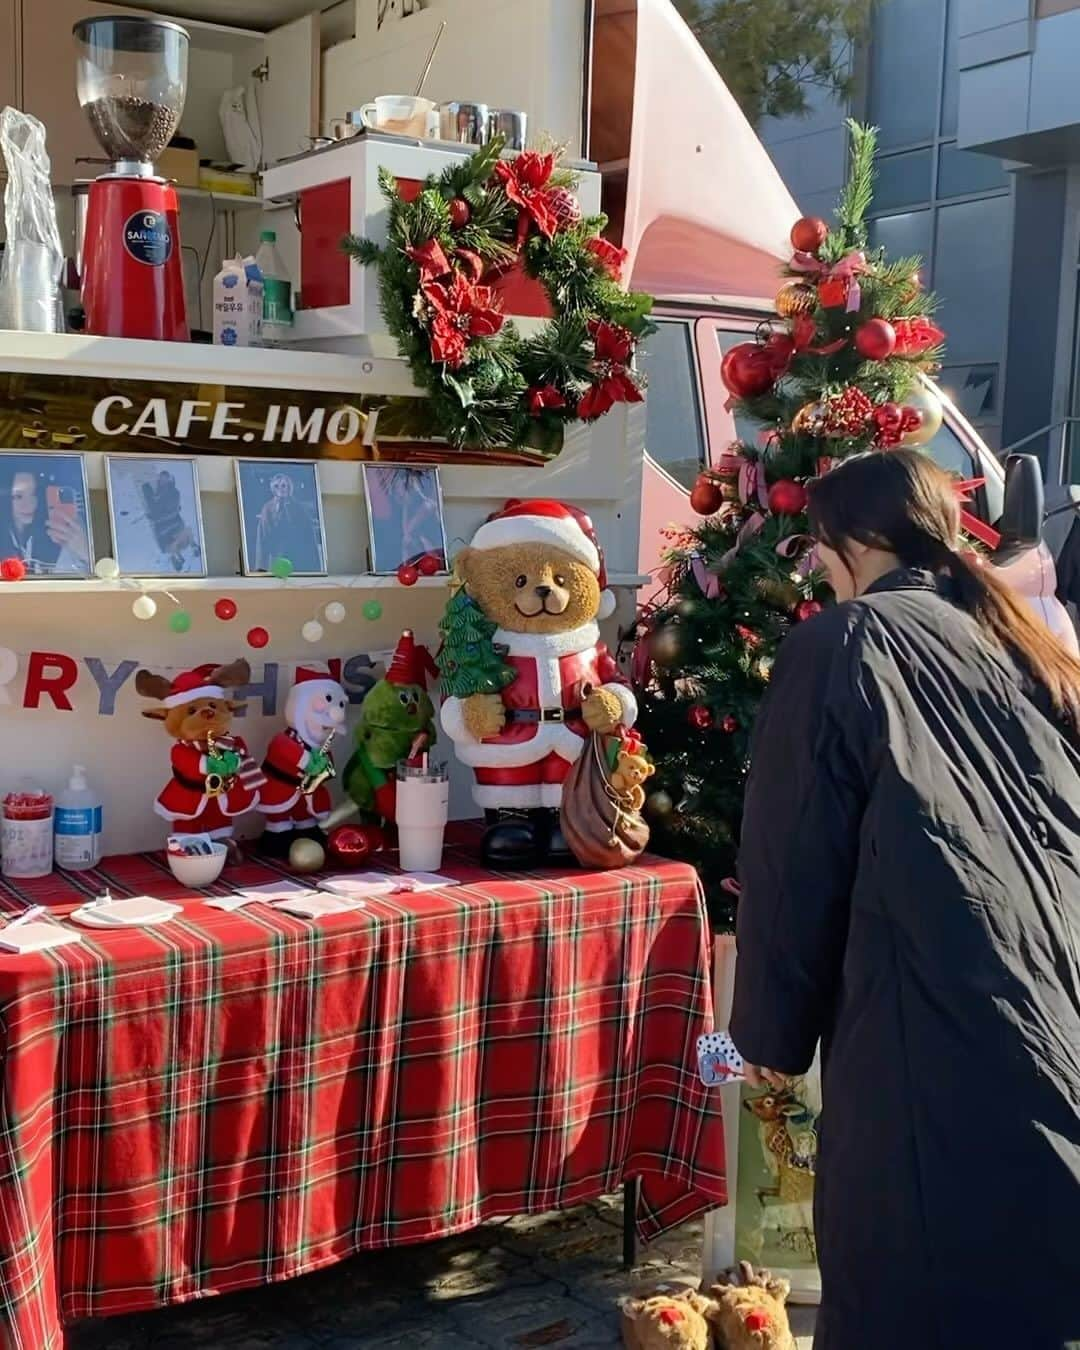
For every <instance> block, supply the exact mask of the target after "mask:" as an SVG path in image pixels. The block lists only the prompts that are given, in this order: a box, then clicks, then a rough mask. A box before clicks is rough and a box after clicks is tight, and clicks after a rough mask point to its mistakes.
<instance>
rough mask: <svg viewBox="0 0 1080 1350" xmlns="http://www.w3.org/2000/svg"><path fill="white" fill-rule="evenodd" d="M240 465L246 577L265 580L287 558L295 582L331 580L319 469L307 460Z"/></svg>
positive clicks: (238, 488)
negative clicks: (297, 578)
mask: <svg viewBox="0 0 1080 1350" xmlns="http://www.w3.org/2000/svg"><path fill="white" fill-rule="evenodd" d="M235 463H236V499H237V502H238V503H239V506H240V546H241V552H242V555H243V561H244V575H245V576H246V577H257V576H265V575H266V574H267V573H268V572H269V571H270V570H271V565H272V564H273V562H274V559H275V558H287V559H288V560H289V562H291V563H292V568H293V575H294V576H300V577H324V576H326V527H325V525H324V524H323V509H322V494H321V492H320V490H319V468H318V465H317V464H315V463H314V462H313V461H311V460H303V459H238V460H236V461H235Z"/></svg>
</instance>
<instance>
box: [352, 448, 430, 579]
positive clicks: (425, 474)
mask: <svg viewBox="0 0 1080 1350" xmlns="http://www.w3.org/2000/svg"><path fill="white" fill-rule="evenodd" d="M363 469H364V497H365V498H366V500H367V512H368V528H369V531H370V535H371V570H372V571H373V572H375V573H377V574H381V575H387V576H389V575H392V574H393V573H394V572H396V571H397V570H398V568H399V567H400V566H401V564H402V563H418V562H419V561H420V559H421V558H424V557H428V556H431V557H434V558H436V559H437V560H438V564H439V571H440V572H445V571H446V528H445V526H444V524H443V505H442V492H441V490H440V487H439V471H438V469H431V468H423V469H421V468H416V467H414V466H412V465H405V464H365V465H364V466H363Z"/></svg>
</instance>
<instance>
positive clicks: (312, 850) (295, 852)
mask: <svg viewBox="0 0 1080 1350" xmlns="http://www.w3.org/2000/svg"><path fill="white" fill-rule="evenodd" d="M325 862H326V850H325V849H324V848H323V846H322V844H320V843H319V842H318V840H316V839H297V841H296V842H295V843H294V844H293V846H292V848H290V849H289V866H290V867H291V868H292V870H293V871H294V872H317V871H318V870H319V868H320V867H322V865H323V864H324V863H325Z"/></svg>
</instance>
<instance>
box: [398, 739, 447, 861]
mask: <svg viewBox="0 0 1080 1350" xmlns="http://www.w3.org/2000/svg"><path fill="white" fill-rule="evenodd" d="M425 758H426V756H425ZM396 814H397V829H398V852H399V856H400V862H401V869H402V871H403V872H434V871H436V870H437V869H438V868H439V866H440V865H441V863H442V854H443V838H444V836H445V834H446V821H447V818H448V817H449V814H450V782H449V779H448V778H447V775H446V770H445V769H444V768H441V767H436V766H430V767H429V766H428V765H427V764H423V765H421V766H418V767H413V766H411V765H409V764H405V763H402V764H399V765H398V766H397V813H396Z"/></svg>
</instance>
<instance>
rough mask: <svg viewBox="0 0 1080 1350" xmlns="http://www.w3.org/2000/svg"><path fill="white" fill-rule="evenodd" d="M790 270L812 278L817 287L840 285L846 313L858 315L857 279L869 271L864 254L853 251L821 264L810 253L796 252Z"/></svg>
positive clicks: (858, 291) (858, 287)
mask: <svg viewBox="0 0 1080 1350" xmlns="http://www.w3.org/2000/svg"><path fill="white" fill-rule="evenodd" d="M791 268H792V271H794V272H802V273H804V274H805V275H806V276H809V277H812V278H813V279H814V280H815V281H816V282H817V283H818V285H819V286H820V285H822V284H823V283H825V282H829V281H835V282H839V283H841V284H842V285H843V287H844V289H845V293H846V295H847V305H846V308H847V312H848V313H849V314H856V313H858V310H859V306H860V305H861V304H862V289H861V287H860V286H859V277H860V275H861V274H862V273H863V272H866V271H868V270H869V268H868V265H867V262H866V254H865V253H862V252H860V251H859V250H858V249H853V250H852V251H851V252H850V253H845V254H844V256H843V257H842V258H840V259H839V260H838V261H837V262H834V263H823V262H822V261H821V259H820V258H815V257H814V255H813V254H812V253H802V252H796V254H795V256H794V257H793V258H792V260H791Z"/></svg>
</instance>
